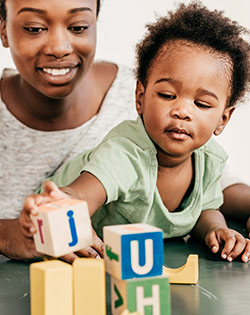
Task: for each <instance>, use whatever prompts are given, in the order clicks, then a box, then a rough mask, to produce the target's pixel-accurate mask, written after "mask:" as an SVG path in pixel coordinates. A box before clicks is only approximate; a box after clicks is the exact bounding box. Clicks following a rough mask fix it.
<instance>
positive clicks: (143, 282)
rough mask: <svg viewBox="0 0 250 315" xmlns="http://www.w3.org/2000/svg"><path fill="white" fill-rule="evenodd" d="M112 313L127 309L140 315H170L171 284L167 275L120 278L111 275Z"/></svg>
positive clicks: (119, 312) (113, 314)
mask: <svg viewBox="0 0 250 315" xmlns="http://www.w3.org/2000/svg"><path fill="white" fill-rule="evenodd" d="M110 288H111V310H112V315H120V314H121V313H123V312H125V310H128V311H129V314H130V313H132V312H133V313H134V312H138V313H139V314H140V315H145V314H152V315H170V314H171V306H170V303H171V302H170V286H169V282H168V277H167V276H158V277H152V278H140V279H129V280H120V279H117V278H115V277H113V276H111V287H110Z"/></svg>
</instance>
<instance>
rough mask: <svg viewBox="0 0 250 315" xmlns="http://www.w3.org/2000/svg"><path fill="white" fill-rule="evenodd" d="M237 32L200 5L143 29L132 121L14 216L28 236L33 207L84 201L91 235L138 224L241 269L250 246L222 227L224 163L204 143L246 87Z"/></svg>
mask: <svg viewBox="0 0 250 315" xmlns="http://www.w3.org/2000/svg"><path fill="white" fill-rule="evenodd" d="M241 30H242V28H241V27H240V26H239V25H237V24H236V23H234V22H231V21H230V20H229V19H227V18H225V17H224V16H223V15H222V13H220V12H218V11H209V10H208V9H207V8H205V7H204V6H203V5H201V4H198V3H196V2H195V3H191V4H189V5H184V4H181V5H180V6H179V8H178V9H177V11H176V12H175V13H172V12H170V14H169V16H166V17H163V18H160V19H159V20H158V21H157V22H156V23H154V24H151V25H148V32H147V34H146V36H145V38H144V39H143V40H142V41H141V42H140V43H139V44H138V45H137V69H136V77H137V89H136V109H137V112H138V118H137V120H136V121H125V122H123V123H121V124H120V125H118V126H116V127H115V128H113V129H112V130H111V131H110V132H109V134H108V135H107V136H106V137H105V138H104V140H103V141H102V143H101V144H100V145H99V146H98V147H97V148H96V149H94V150H92V151H89V152H87V153H85V154H81V155H79V156H77V157H76V158H75V159H74V160H72V161H70V162H69V163H68V164H66V165H65V166H64V167H63V168H62V169H61V170H60V171H59V173H57V174H56V175H55V176H54V177H53V178H52V180H53V181H54V182H55V183H56V184H57V185H58V186H64V187H61V188H60V189H59V188H58V187H57V186H56V184H55V183H53V182H51V181H47V182H45V183H44V185H43V189H44V191H43V193H42V194H40V195H31V196H29V197H28V198H27V199H26V201H25V204H24V208H23V211H22V213H21V215H20V223H21V226H22V231H23V233H24V234H25V235H26V236H27V237H31V236H32V235H33V233H34V232H35V229H34V226H33V225H32V223H31V221H30V218H29V215H30V213H32V214H36V213H37V206H39V205H40V204H43V203H46V202H49V201H52V200H55V199H60V198H78V199H82V200H86V201H87V202H88V206H89V212H90V215H91V216H92V225H93V228H94V229H95V231H96V232H97V234H98V236H99V237H102V228H103V226H105V225H112V224H127V223H138V222H144V223H148V224H151V225H154V226H157V227H159V228H161V229H162V230H163V233H164V237H165V238H170V237H177V236H184V235H186V234H188V233H191V234H193V235H195V236H196V237H198V238H200V239H201V240H203V241H204V242H205V243H206V244H207V245H208V247H209V248H210V249H211V251H212V252H213V253H217V252H218V251H219V249H220V246H221V247H222V250H221V257H222V258H223V259H227V260H228V261H232V260H233V259H235V258H236V257H237V256H239V255H241V258H242V261H244V262H247V261H248V259H249V254H250V241H249V240H248V239H245V238H244V237H243V236H242V235H241V234H239V233H238V232H236V231H234V230H231V229H229V228H228V227H227V225H226V222H225V220H224V217H223V215H222V214H221V213H220V211H218V210H217V209H218V208H219V207H220V206H221V204H222V203H223V197H222V191H221V187H220V177H221V175H222V172H223V168H224V165H225V162H226V159H227V154H226V153H225V152H224V150H223V149H222V148H221V147H220V146H219V145H218V144H217V143H216V142H215V141H214V139H212V138H211V137H212V135H213V134H214V135H219V134H220V133H221V132H222V131H223V129H224V128H225V126H226V124H227V123H228V121H229V119H230V117H231V115H232V113H233V111H234V108H235V107H234V106H235V104H236V102H237V101H238V100H239V99H240V98H241V97H242V96H243V95H244V93H245V92H246V90H247V85H248V83H249V82H248V78H249V77H248V73H249V67H248V51H249V44H248V43H247V42H246V41H244V40H243V39H242V38H241V37H240V33H241Z"/></svg>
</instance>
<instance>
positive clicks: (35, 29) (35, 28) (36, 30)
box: [24, 27, 46, 34]
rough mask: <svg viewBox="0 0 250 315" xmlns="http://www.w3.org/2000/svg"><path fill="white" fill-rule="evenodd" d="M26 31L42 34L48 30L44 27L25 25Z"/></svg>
mask: <svg viewBox="0 0 250 315" xmlns="http://www.w3.org/2000/svg"><path fill="white" fill-rule="evenodd" d="M24 29H25V31H26V32H28V33H30V34H40V33H41V32H43V31H46V28H42V27H24Z"/></svg>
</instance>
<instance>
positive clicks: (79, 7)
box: [1, 0, 96, 98]
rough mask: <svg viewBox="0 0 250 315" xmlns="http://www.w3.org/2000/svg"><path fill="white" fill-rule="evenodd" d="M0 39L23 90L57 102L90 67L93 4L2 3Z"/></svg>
mask: <svg viewBox="0 0 250 315" xmlns="http://www.w3.org/2000/svg"><path fill="white" fill-rule="evenodd" d="M6 11H7V19H6V21H4V22H3V23H2V25H1V35H2V36H1V37H2V42H3V45H4V46H5V47H9V48H10V50H11V54H12V57H13V60H14V63H15V65H16V67H17V69H18V71H19V73H20V75H21V77H22V78H23V79H24V81H25V82H26V83H28V87H30V86H31V87H33V88H34V89H35V90H37V91H39V92H40V93H42V94H44V95H46V96H48V97H52V98H60V97H65V96H67V95H68V94H70V93H71V92H72V91H73V89H74V87H75V85H76V84H77V83H78V82H79V81H80V79H81V78H82V77H83V76H84V75H85V73H86V72H87V70H88V68H89V67H90V65H91V64H92V61H93V58H94V54H95V48H96V0H70V1H69V0H53V1H52V0H7V1H6Z"/></svg>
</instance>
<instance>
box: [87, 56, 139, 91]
mask: <svg viewBox="0 0 250 315" xmlns="http://www.w3.org/2000/svg"><path fill="white" fill-rule="evenodd" d="M93 72H94V74H95V76H96V78H97V79H98V81H102V82H103V83H104V84H106V85H109V86H111V85H112V84H113V83H114V82H115V81H119V82H122V81H126V82H127V84H128V81H130V82H133V83H134V82H135V79H134V76H133V72H132V70H131V69H130V68H129V67H128V66H126V65H122V64H115V63H112V62H107V61H97V62H95V63H94V64H93Z"/></svg>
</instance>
